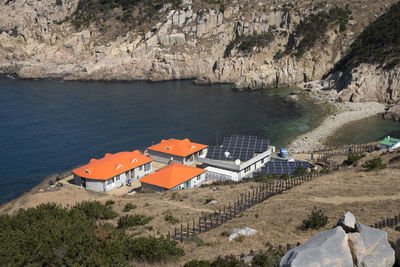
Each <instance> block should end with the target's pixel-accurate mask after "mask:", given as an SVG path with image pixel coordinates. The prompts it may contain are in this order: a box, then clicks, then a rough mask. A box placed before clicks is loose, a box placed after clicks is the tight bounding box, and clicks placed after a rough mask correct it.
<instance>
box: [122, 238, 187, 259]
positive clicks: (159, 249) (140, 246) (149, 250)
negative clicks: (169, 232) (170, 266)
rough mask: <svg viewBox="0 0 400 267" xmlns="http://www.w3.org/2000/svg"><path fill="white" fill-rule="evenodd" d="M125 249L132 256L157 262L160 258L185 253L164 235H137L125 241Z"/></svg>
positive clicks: (174, 257)
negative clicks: (158, 236) (157, 236)
mask: <svg viewBox="0 0 400 267" xmlns="http://www.w3.org/2000/svg"><path fill="white" fill-rule="evenodd" d="M126 249H127V251H131V253H132V255H134V258H136V259H140V260H144V261H149V262H158V261H161V260H174V259H176V258H177V257H181V256H183V255H185V252H184V250H183V249H182V248H180V247H177V246H176V242H174V241H171V240H168V239H166V238H164V237H160V238H156V237H152V236H150V237H138V238H135V239H131V240H130V242H127V248H126Z"/></svg>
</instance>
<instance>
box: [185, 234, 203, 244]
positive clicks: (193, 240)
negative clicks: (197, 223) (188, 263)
mask: <svg viewBox="0 0 400 267" xmlns="http://www.w3.org/2000/svg"><path fill="white" fill-rule="evenodd" d="M186 242H187V243H194V244H196V246H198V247H201V246H204V241H203V239H201V238H200V237H198V236H196V235H194V236H191V237H189V238H188V239H186Z"/></svg>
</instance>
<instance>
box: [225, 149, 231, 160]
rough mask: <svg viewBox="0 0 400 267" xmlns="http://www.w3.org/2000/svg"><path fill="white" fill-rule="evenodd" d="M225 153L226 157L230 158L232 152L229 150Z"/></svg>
mask: <svg viewBox="0 0 400 267" xmlns="http://www.w3.org/2000/svg"><path fill="white" fill-rule="evenodd" d="M224 155H225V158H227V159H229V156H230V155H231V153H229V151H225V153H224Z"/></svg>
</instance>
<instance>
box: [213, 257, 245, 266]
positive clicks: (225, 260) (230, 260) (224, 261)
mask: <svg viewBox="0 0 400 267" xmlns="http://www.w3.org/2000/svg"><path fill="white" fill-rule="evenodd" d="M211 266H212V267H240V261H239V259H237V258H236V257H235V256H234V255H230V256H225V257H221V256H218V258H217V259H216V260H214V261H213V262H211Z"/></svg>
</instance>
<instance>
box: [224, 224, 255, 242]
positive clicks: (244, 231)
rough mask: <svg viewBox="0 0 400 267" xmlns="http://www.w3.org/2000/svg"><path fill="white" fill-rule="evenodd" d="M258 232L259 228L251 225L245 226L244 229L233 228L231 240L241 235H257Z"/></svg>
mask: <svg viewBox="0 0 400 267" xmlns="http://www.w3.org/2000/svg"><path fill="white" fill-rule="evenodd" d="M256 233H257V230H254V229H252V228H249V227H245V228H242V229H240V228H236V229H233V231H232V234H231V235H230V236H229V241H232V240H233V239H235V238H236V237H238V236H240V235H244V236H249V235H255V234H256Z"/></svg>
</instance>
